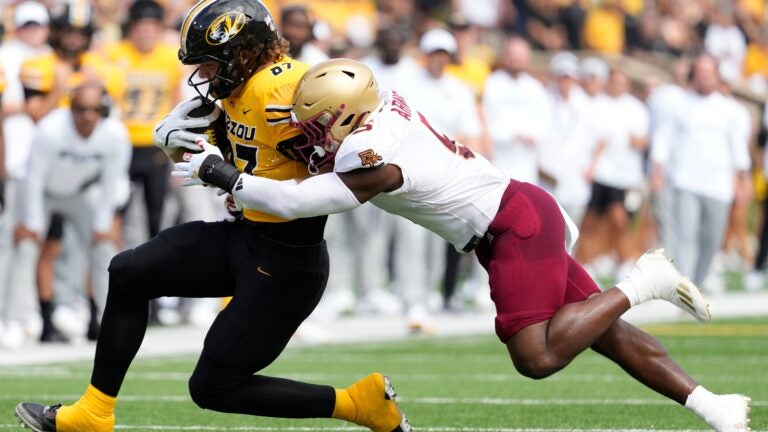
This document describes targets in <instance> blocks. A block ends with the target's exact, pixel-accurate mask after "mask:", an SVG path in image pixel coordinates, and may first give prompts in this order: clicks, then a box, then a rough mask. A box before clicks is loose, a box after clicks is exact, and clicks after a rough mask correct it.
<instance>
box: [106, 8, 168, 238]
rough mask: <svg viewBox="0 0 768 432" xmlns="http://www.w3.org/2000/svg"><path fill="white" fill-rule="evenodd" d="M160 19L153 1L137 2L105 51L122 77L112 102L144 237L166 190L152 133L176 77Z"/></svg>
mask: <svg viewBox="0 0 768 432" xmlns="http://www.w3.org/2000/svg"><path fill="white" fill-rule="evenodd" d="M163 19H164V14H163V7H162V6H161V5H160V4H159V3H157V2H155V1H154V0H137V1H136V2H134V3H133V4H132V5H131V7H130V9H129V10H128V20H127V22H126V30H127V32H126V35H125V36H126V37H125V39H124V40H122V41H120V42H118V43H117V44H114V45H112V46H109V47H106V49H105V54H106V57H107V58H108V59H109V60H110V62H111V63H112V64H114V65H115V66H117V67H118V68H119V69H120V70H121V71H122V73H123V74H124V77H125V80H124V85H123V89H122V93H121V94H120V95H118V97H117V99H118V103H119V106H120V112H121V114H122V119H123V122H124V123H125V125H126V127H127V128H128V133H129V134H130V138H131V144H132V145H133V154H132V157H131V168H130V176H131V182H133V183H138V184H141V185H142V186H143V192H144V194H143V195H144V204H145V205H146V209H147V222H148V225H147V227H148V233H149V237H154V236H156V235H157V233H158V232H160V221H161V217H162V211H163V203H164V202H165V196H166V192H167V190H168V176H167V171H168V170H167V165H168V160H167V158H166V157H165V155H164V154H163V152H162V150H160V149H159V148H157V147H155V146H154V144H153V141H152V131H153V130H154V126H155V124H156V123H157V122H158V121H160V120H161V119H162V118H163V116H164V115H165V114H166V113H167V112H168V110H169V109H170V108H171V107H172V106H173V105H174V104H175V103H176V102H177V101H178V98H179V95H178V88H179V83H180V82H181V77H182V69H181V65H180V64H179V62H178V60H177V59H176V49H175V48H174V47H173V46H171V45H169V44H166V43H164V42H162V38H163Z"/></svg>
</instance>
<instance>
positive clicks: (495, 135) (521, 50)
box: [483, 36, 551, 184]
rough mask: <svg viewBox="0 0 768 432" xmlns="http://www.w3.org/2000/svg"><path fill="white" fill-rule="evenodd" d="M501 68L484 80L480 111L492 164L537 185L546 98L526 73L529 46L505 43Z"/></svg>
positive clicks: (547, 111) (517, 39)
mask: <svg viewBox="0 0 768 432" xmlns="http://www.w3.org/2000/svg"><path fill="white" fill-rule="evenodd" d="M500 63H501V68H499V69H498V70H496V71H495V72H493V73H492V74H491V75H490V76H489V77H488V78H487V79H486V81H485V89H484V91H483V112H484V113H485V119H486V124H487V125H488V135H489V136H490V140H491V145H492V148H493V161H494V163H495V164H496V166H497V167H499V168H500V169H501V170H502V171H504V173H505V174H507V175H508V176H510V177H513V178H516V179H519V180H520V181H526V182H530V183H533V184H538V183H539V159H538V152H539V146H540V145H541V143H542V140H543V139H544V137H545V135H546V133H547V131H548V128H549V124H548V122H549V119H550V118H551V115H550V107H549V96H548V95H547V91H546V90H545V89H544V86H543V85H542V84H541V83H540V82H539V81H538V80H537V79H536V78H534V77H532V76H531V75H529V74H528V69H529V68H530V64H531V47H530V45H529V44H528V42H527V41H526V40H525V39H523V38H521V37H518V36H512V37H510V38H508V39H506V40H505V41H504V45H503V48H502V53H501V60H500Z"/></svg>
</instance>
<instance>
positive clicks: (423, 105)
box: [393, 29, 482, 333]
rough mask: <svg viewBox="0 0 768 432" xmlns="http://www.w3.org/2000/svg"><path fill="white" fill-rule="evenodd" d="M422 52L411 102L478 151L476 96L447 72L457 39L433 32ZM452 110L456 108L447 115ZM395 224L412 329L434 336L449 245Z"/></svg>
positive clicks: (403, 222) (399, 283)
mask: <svg viewBox="0 0 768 432" xmlns="http://www.w3.org/2000/svg"><path fill="white" fill-rule="evenodd" d="M419 49H420V50H421V53H422V55H423V56H424V68H423V69H422V70H420V71H419V74H418V75H416V76H415V77H414V80H415V82H416V85H415V86H414V92H413V96H412V97H411V99H409V101H410V103H411V104H412V105H413V106H415V107H417V109H418V110H419V112H423V113H424V114H425V115H426V116H427V118H429V119H430V122H432V123H431V125H432V126H433V127H434V129H435V130H436V131H438V133H441V134H445V135H446V136H448V137H450V139H453V140H456V141H459V142H461V143H462V144H464V145H466V146H468V147H470V148H477V147H478V146H479V145H480V139H481V136H482V125H481V123H480V117H479V115H478V113H477V108H476V102H475V98H474V95H473V94H472V91H471V90H470V89H469V87H467V86H466V85H465V84H464V83H462V82H461V81H459V80H458V79H456V78H454V77H452V76H450V75H448V74H447V73H446V68H447V66H448V65H449V64H450V62H451V59H452V57H453V56H455V55H456V53H457V51H458V46H457V42H456V39H455V38H454V37H453V35H452V34H451V33H450V32H448V31H447V30H443V29H432V30H429V31H427V32H426V33H424V34H423V35H422V36H421V40H420V41H419ZM446 106H451V107H453V109H450V110H446V109H445V107H446ZM395 224H396V228H395V229H396V233H397V235H396V237H395V238H396V240H395V249H394V258H395V262H394V267H395V275H394V278H393V285H394V286H395V287H396V290H397V292H398V293H400V294H401V296H402V297H403V300H404V301H405V305H406V320H407V321H408V326H409V328H410V329H411V330H414V331H425V332H427V333H431V332H433V331H435V324H434V321H433V319H432V318H431V311H430V309H429V304H428V301H429V297H430V295H431V294H433V293H434V292H435V287H436V286H437V284H438V281H439V279H440V277H441V276H442V273H441V270H442V269H444V268H445V259H444V258H445V248H446V245H445V241H444V240H442V239H440V237H439V236H437V235H436V234H434V233H432V232H431V231H428V230H426V229H425V228H423V227H421V226H419V225H416V224H414V223H413V222H411V221H409V220H407V219H403V218H397V219H396V223H395ZM451 248H452V247H451ZM414 257H422V259H414ZM424 263H426V265H424Z"/></svg>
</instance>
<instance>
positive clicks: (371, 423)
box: [333, 372, 411, 432]
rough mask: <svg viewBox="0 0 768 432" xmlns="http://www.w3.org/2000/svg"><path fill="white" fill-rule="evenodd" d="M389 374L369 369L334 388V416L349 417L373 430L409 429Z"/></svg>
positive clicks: (399, 431) (404, 431) (394, 431)
mask: <svg viewBox="0 0 768 432" xmlns="http://www.w3.org/2000/svg"><path fill="white" fill-rule="evenodd" d="M396 396H397V395H396V394H395V389H394V387H393V386H392V382H391V381H390V379H389V377H388V376H386V375H382V374H380V373H378V372H376V373H372V374H370V375H368V376H367V377H365V378H363V379H361V380H360V381H358V382H356V383H354V384H352V385H351V386H349V387H347V388H346V389H342V390H339V389H336V406H335V408H334V410H333V418H336V419H341V420H346V421H350V422H353V423H356V424H359V425H360V426H365V427H368V428H370V429H371V430H372V431H374V432H411V425H410V424H409V423H408V419H407V418H406V417H405V414H403V412H402V411H400V407H398V405H397V401H396V400H395V397H396Z"/></svg>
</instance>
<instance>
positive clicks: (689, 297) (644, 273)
mask: <svg viewBox="0 0 768 432" xmlns="http://www.w3.org/2000/svg"><path fill="white" fill-rule="evenodd" d="M616 287H617V288H619V289H620V290H621V291H623V292H624V294H625V295H626V296H627V298H629V302H630V304H631V305H632V306H635V305H637V304H640V303H643V302H645V301H647V300H651V299H659V300H666V301H668V302H670V303H672V304H674V305H675V306H677V307H679V308H680V309H682V310H684V311H686V312H688V313H689V314H691V315H693V317H694V318H696V319H697V320H699V321H702V322H706V321H709V320H710V318H711V315H710V313H709V305H708V304H707V303H706V302H705V301H704V298H703V297H702V295H701V292H700V291H699V288H698V287H696V285H695V284H694V283H693V282H691V280H690V279H688V278H687V277H683V275H681V274H680V272H679V271H677V269H676V268H675V266H674V265H673V264H672V262H671V261H670V260H669V258H667V257H666V256H665V255H664V249H655V250H650V251H648V252H646V253H644V254H643V255H642V256H641V257H640V259H638V260H637V262H636V263H635V267H634V268H633V269H632V272H631V273H630V274H629V276H628V277H627V278H625V279H624V280H622V281H621V282H619V283H617V284H616Z"/></svg>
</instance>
